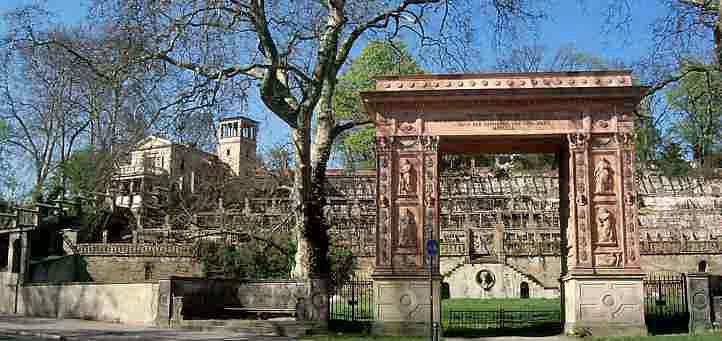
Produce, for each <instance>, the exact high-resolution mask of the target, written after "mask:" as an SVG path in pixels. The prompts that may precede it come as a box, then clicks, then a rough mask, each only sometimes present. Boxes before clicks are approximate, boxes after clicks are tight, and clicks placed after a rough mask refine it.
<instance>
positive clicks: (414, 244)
mask: <svg viewBox="0 0 722 341" xmlns="http://www.w3.org/2000/svg"><path fill="white" fill-rule="evenodd" d="M407 130H408V129H407ZM409 131H411V130H409ZM438 142H439V139H438V137H434V136H418V135H414V136H408V135H407V136H390V137H378V138H377V143H376V148H377V149H376V150H377V161H378V162H377V167H378V168H377V172H378V177H377V181H378V182H377V186H378V187H377V189H378V190H377V193H378V196H377V204H378V214H377V223H378V225H377V226H378V229H377V231H376V233H377V236H376V240H377V244H376V245H377V246H376V247H377V253H376V269H375V271H374V274H373V278H374V304H375V313H376V320H377V323H376V324H375V326H374V332H375V333H379V334H395V335H424V334H426V333H428V329H429V320H430V318H431V314H432V310H430V308H431V303H430V299H431V297H432V295H431V291H432V287H431V286H430V281H431V276H433V277H434V283H435V284H434V285H433V292H434V295H433V296H434V297H436V299H437V300H438V297H439V296H438V295H439V293H440V286H441V285H440V283H441V279H440V276H439V262H438V253H437V256H436V258H435V260H434V262H433V265H434V266H433V268H432V269H431V270H430V266H429V265H430V263H429V259H428V257H426V253H425V249H426V242H427V241H428V240H429V239H435V240H437V241H438V240H439V221H438V220H439V214H438V211H439V208H438V207H439V200H438V197H439V180H438V179H439V170H438V164H439V153H438ZM433 316H434V318H435V320H436V321H439V319H440V309H439V302H436V304H434V309H433Z"/></svg>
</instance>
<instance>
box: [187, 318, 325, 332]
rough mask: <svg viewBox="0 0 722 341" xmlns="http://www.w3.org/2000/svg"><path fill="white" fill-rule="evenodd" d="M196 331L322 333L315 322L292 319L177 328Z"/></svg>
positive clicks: (210, 322) (196, 322)
mask: <svg viewBox="0 0 722 341" xmlns="http://www.w3.org/2000/svg"><path fill="white" fill-rule="evenodd" d="M178 327H180V328H183V329H189V330H197V331H209V332H212V331H233V332H236V333H244V334H252V335H258V336H290V337H298V336H303V335H309V334H312V333H313V331H314V330H315V331H322V328H321V329H319V328H320V327H319V325H318V323H317V322H311V321H296V320H295V319H292V318H279V319H269V320H238V319H228V320H183V321H182V322H180V325H179V326H178Z"/></svg>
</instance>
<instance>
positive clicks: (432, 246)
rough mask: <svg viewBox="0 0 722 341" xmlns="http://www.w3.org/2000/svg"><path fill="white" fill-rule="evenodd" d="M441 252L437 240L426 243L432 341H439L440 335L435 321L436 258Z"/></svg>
mask: <svg viewBox="0 0 722 341" xmlns="http://www.w3.org/2000/svg"><path fill="white" fill-rule="evenodd" d="M438 252H439V244H438V243H437V242H436V240H435V239H429V240H427V241H426V255H427V256H428V257H429V303H430V305H429V311H430V320H429V335H430V336H431V341H438V340H439V335H438V330H439V326H438V325H437V323H436V322H435V321H434V258H436V254H437V253H438Z"/></svg>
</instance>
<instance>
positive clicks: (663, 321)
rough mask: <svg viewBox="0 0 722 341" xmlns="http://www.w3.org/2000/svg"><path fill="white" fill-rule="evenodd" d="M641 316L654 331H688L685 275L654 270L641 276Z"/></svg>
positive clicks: (650, 330)
mask: <svg viewBox="0 0 722 341" xmlns="http://www.w3.org/2000/svg"><path fill="white" fill-rule="evenodd" d="M644 318H645V320H646V323H647V328H648V329H649V332H650V333H653V334H665V333H678V332H687V331H688V323H689V311H688V310H687V279H686V278H685V275H684V274H680V273H675V272H655V273H651V274H648V275H647V277H646V278H645V279H644Z"/></svg>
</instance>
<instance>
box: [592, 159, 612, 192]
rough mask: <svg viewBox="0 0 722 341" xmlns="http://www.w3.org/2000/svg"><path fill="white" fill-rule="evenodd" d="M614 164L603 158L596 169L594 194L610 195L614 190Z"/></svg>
mask: <svg viewBox="0 0 722 341" xmlns="http://www.w3.org/2000/svg"><path fill="white" fill-rule="evenodd" d="M612 172H613V170H612V164H611V163H609V160H607V159H606V158H602V159H601V160H599V162H597V165H596V167H594V193H609V192H612V191H613V190H614V178H613V176H612V174H613V173H612Z"/></svg>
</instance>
